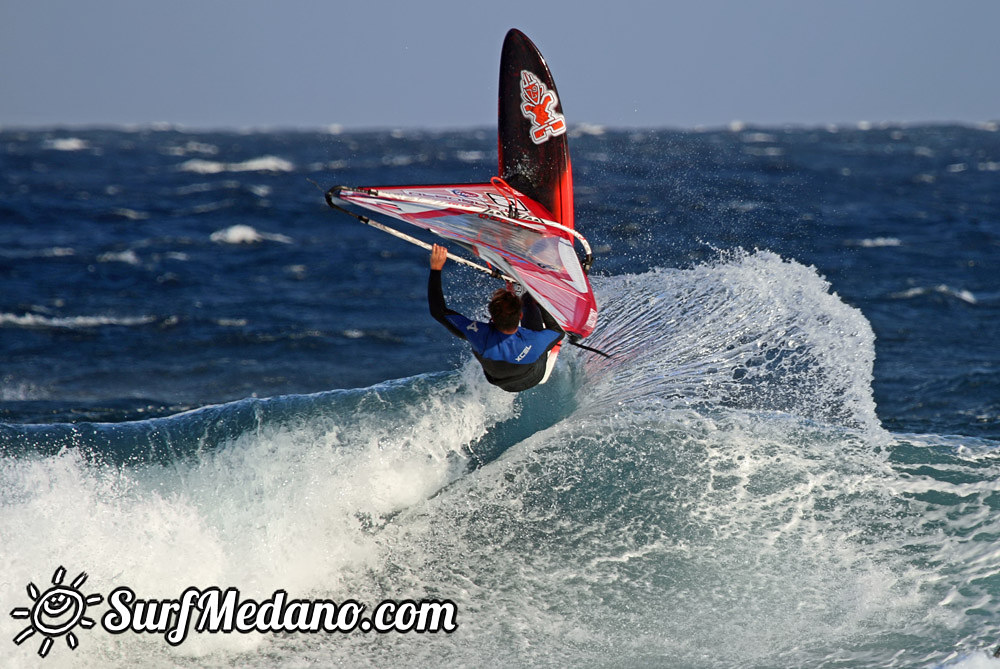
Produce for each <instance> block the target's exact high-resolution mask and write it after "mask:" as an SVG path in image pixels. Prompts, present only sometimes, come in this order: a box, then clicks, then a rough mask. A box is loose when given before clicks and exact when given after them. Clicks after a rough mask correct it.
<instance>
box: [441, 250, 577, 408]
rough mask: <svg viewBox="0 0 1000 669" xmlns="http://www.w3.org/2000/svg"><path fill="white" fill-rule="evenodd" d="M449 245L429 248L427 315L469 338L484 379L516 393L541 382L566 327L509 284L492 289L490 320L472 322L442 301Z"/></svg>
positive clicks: (544, 377) (458, 334) (552, 360)
mask: <svg viewBox="0 0 1000 669" xmlns="http://www.w3.org/2000/svg"><path fill="white" fill-rule="evenodd" d="M447 259H448V250H447V249H446V248H445V247H443V246H440V245H438V244H435V245H434V246H433V248H432V249H431V273H430V278H429V280H428V283H427V302H428V304H429V305H430V310H431V316H433V317H434V319H435V320H437V321H438V322H439V323H441V324H442V325H443V326H445V327H446V328H447V329H448V331H449V332H451V333H452V334H453V335H455V336H456V337H459V338H460V339H464V340H466V341H467V342H469V345H470V346H471V347H472V353H473V354H474V355H475V356H476V360H478V361H479V364H480V365H482V368H483V373H484V374H485V375H486V380H487V381H489V382H490V383H492V384H493V385H495V386H498V387H500V388H502V389H504V390H506V391H509V392H520V391H522V390H527V389H528V388H531V387H533V386H536V385H538V384H539V383H543V382H544V380H545V379H546V378H547V376H548V372H549V371H551V369H547V365H548V363H549V362H550V360H551V362H553V363H554V361H555V354H554V352H552V349H553V348H554V347H555V346H556V345H557V344H559V343H560V342H561V341H562V339H563V336H564V335H565V332H563V331H562V329H560V327H559V325H558V324H557V323H556V322H555V320H554V319H553V318H552V317H551V316H549V314H547V313H546V312H545V311H544V310H543V309H541V308H540V307H539V306H538V304H537V303H536V302H535V300H534V299H533V298H532V297H531V295H530V294H528V293H526V294H525V296H524V298H523V299H522V298H520V297H518V296H517V295H516V294H514V292H512V291H511V290H509V289H506V288H501V289H500V290H498V291H496V292H495V293H494V294H493V296H492V298H491V299H490V302H489V312H490V317H491V318H490V322H489V323H483V322H479V321H473V320H470V319H468V318H466V317H465V316H463V315H462V314H460V313H458V312H457V311H452V310H451V309H449V308H448V307H447V306H446V305H445V300H444V290H443V289H442V286H441V271H442V269H443V268H444V264H445V261H447Z"/></svg>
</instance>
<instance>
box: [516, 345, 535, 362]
mask: <svg viewBox="0 0 1000 669" xmlns="http://www.w3.org/2000/svg"><path fill="white" fill-rule="evenodd" d="M530 350H531V346H530V345H528V346H525V347H524V350H523V351H521V354H520V355H519V356H517V357H516V358H514V362H521V361H522V360H524V356H526V355H528V351H530Z"/></svg>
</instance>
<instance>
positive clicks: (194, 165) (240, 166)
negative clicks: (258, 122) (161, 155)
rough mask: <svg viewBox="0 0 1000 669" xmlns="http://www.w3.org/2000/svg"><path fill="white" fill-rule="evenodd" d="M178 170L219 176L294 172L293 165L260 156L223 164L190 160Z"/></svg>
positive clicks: (288, 162)
mask: <svg viewBox="0 0 1000 669" xmlns="http://www.w3.org/2000/svg"><path fill="white" fill-rule="evenodd" d="M177 169H178V170H180V171H182V172H194V173H195V174H219V173H221V172H294V171H295V165H294V164H293V163H292V162H290V161H288V160H285V159H284V158H279V157H277V156H262V157H260V158H253V159H251V160H245V161H243V162H238V163H223V162H217V161H214V160H202V159H200V158H192V159H191V160H188V161H185V162H184V163H181V164H180V165H179V166H178V167H177Z"/></svg>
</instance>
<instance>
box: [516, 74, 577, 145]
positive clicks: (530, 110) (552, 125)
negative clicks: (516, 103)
mask: <svg viewBox="0 0 1000 669" xmlns="http://www.w3.org/2000/svg"><path fill="white" fill-rule="evenodd" d="M558 103H559V99H558V98H557V97H556V93H555V91H550V90H549V89H548V87H546V86H545V84H543V83H542V82H541V81H540V80H539V79H538V77H536V76H535V75H534V74H532V73H531V72H528V71H527V70H521V113H522V114H524V118H526V119H528V120H529V121H531V141H532V142H534V143H535V144H542V143H544V142H547V141H549V138H550V137H555V136H556V135H561V134H563V133H564V132H566V119H565V118H564V117H563V115H562V114H560V113H559V112H557V111H556V109H555V107H556V104H558Z"/></svg>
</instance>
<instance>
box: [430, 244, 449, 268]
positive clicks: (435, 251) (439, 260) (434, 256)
mask: <svg viewBox="0 0 1000 669" xmlns="http://www.w3.org/2000/svg"><path fill="white" fill-rule="evenodd" d="M446 260H448V249H446V248H445V247H443V246H440V245H438V244H435V245H434V246H433V247H432V248H431V269H441V268H442V267H444V263H445V261H446Z"/></svg>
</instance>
